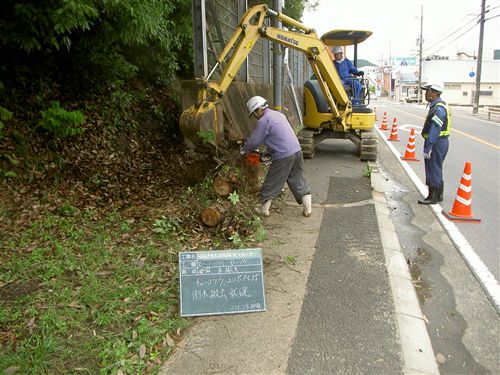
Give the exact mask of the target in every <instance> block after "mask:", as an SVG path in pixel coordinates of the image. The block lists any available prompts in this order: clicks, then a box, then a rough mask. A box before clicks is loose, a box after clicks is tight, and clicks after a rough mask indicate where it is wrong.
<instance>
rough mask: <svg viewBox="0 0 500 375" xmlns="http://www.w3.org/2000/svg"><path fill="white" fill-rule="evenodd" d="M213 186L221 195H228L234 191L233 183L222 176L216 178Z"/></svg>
mask: <svg viewBox="0 0 500 375" xmlns="http://www.w3.org/2000/svg"><path fill="white" fill-rule="evenodd" d="M212 188H213V189H214V191H215V193H216V194H217V195H218V196H219V197H227V196H228V195H229V194H231V192H232V191H233V187H232V186H231V183H230V182H229V181H228V180H226V179H225V178H224V177H220V176H219V177H216V178H215V179H214V182H213V185H212Z"/></svg>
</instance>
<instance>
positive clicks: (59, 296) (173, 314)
mask: <svg viewBox="0 0 500 375" xmlns="http://www.w3.org/2000/svg"><path fill="white" fill-rule="evenodd" d="M210 186H211V185H210V184H209V183H207V182H204V183H202V184H200V185H198V186H195V187H190V188H188V189H187V191H186V194H185V196H184V197H181V199H180V205H181V206H185V207H191V208H193V207H194V206H196V207H198V206H199V207H202V206H204V205H205V204H207V202H210V201H212V200H213V199H214V197H213V196H210V194H209V193H208V191H210ZM245 203H246V204H247V205H251V204H249V203H248V202H240V201H239V200H238V201H236V200H235V201H234V202H233V205H235V206H237V207H234V210H233V211H234V213H237V214H235V215H234V216H231V217H230V218H229V219H228V222H227V224H225V226H222V227H220V228H213V229H207V228H205V229H199V228H198V227H199V224H196V223H198V221H197V220H195V219H193V217H194V216H193V214H192V213H191V214H188V215H186V216H185V217H184V216H183V219H182V220H181V219H178V218H175V217H174V215H167V216H161V215H160V216H159V217H156V218H153V217H144V218H141V219H137V218H136V219H130V218H127V217H130V215H128V216H122V214H120V213H118V212H111V213H108V214H106V215H105V216H103V215H102V211H97V210H95V209H88V210H81V209H79V208H76V207H74V206H72V205H71V204H68V203H63V204H60V205H59V206H58V207H55V208H54V207H51V209H50V210H49V209H47V210H46V211H44V212H42V213H41V214H40V215H39V216H37V219H34V220H33V221H32V222H29V225H19V227H16V228H13V229H12V230H11V232H12V233H10V235H9V237H7V236H4V237H0V344H1V345H2V350H1V351H0V364H1V365H0V371H4V370H5V369H9V370H13V369H15V370H16V371H15V373H16V374H17V373H19V374H21V373H22V374H68V373H78V374H96V373H99V374H118V373H123V374H150V373H157V372H158V370H159V369H160V366H161V364H162V363H163V362H164V361H165V360H166V359H167V358H168V356H169V354H170V353H171V352H172V351H173V349H174V347H175V340H178V339H180V337H181V336H182V334H183V330H184V329H185V328H186V327H187V326H188V325H189V321H188V320H186V319H183V318H182V317H180V315H179V283H178V253H179V251H185V250H196V249H200V248H201V249H224V248H242V247H252V246H255V244H256V243H260V242H262V241H264V240H265V239H266V238H267V232H266V231H265V228H264V226H263V224H262V221H261V219H260V218H259V217H257V216H256V215H254V214H251V213H250V212H253V208H252V209H251V208H244V207H243V206H242V205H243V204H245ZM48 206H49V205H48ZM194 211H196V210H194ZM14 216H15V215H14V214H13V213H11V212H9V210H8V209H7V208H2V209H1V210H0V217H3V218H5V219H7V218H8V219H9V221H10V222H11V223H12V222H14V220H15V217H14ZM145 216H148V215H145ZM181 216H182V215H181ZM190 220H191V222H189V221H190ZM193 223H194V225H193Z"/></svg>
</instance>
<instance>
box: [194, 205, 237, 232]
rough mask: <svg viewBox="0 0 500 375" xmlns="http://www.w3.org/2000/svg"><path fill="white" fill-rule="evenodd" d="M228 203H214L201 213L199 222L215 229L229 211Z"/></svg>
mask: <svg viewBox="0 0 500 375" xmlns="http://www.w3.org/2000/svg"><path fill="white" fill-rule="evenodd" d="M229 207H230V203H229V202H222V203H219V202H215V203H212V204H211V205H210V206H208V207H207V208H205V209H204V210H203V211H202V212H201V221H202V222H203V224H205V225H206V226H207V227H211V228H213V227H216V226H217V225H219V224H220V223H221V222H222V220H224V217H225V214H226V212H227V211H228V210H229Z"/></svg>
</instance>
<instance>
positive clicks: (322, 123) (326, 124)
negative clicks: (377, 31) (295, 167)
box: [180, 4, 377, 160]
mask: <svg viewBox="0 0 500 375" xmlns="http://www.w3.org/2000/svg"><path fill="white" fill-rule="evenodd" d="M267 17H276V18H277V19H278V20H280V21H281V22H282V23H283V24H287V25H289V26H290V28H291V30H284V29H280V28H275V27H271V26H266V25H265V19H266V18H267ZM370 35H371V32H364V31H352V32H351V33H349V31H346V30H337V31H333V32H330V33H326V34H325V35H323V37H322V38H318V36H317V35H316V32H315V30H314V29H312V28H309V27H307V26H305V25H303V24H301V23H300V22H298V21H296V20H294V19H293V18H290V17H288V16H286V15H284V14H282V13H278V12H275V11H273V10H272V9H270V8H269V7H268V6H267V5H266V4H260V5H256V6H254V7H252V8H250V9H248V11H247V12H246V13H245V14H244V15H243V17H242V19H241V21H240V23H239V25H238V27H237V29H236V30H235V32H234V33H233V35H232V37H231V39H230V40H229V41H228V43H227V44H226V46H225V48H224V50H223V51H222V52H221V54H220V55H219V56H218V58H217V63H216V65H215V66H214V68H213V69H212V71H211V73H210V74H209V76H208V77H207V78H206V79H204V80H203V82H202V85H201V87H200V89H199V92H198V99H197V102H196V103H195V104H194V105H193V106H191V107H189V108H188V109H186V110H185V111H184V112H183V113H182V115H181V118H180V129H181V132H182V134H183V136H184V138H185V140H186V141H187V143H188V144H190V145H192V146H199V147H200V148H206V147H207V145H211V147H213V148H216V147H219V146H221V145H223V144H224V143H225V140H224V134H225V131H224V120H223V111H222V105H221V98H222V96H223V95H224V93H225V92H226V90H227V89H228V87H229V85H230V84H231V82H232V81H233V79H234V77H235V76H236V73H237V72H238V70H239V68H240V66H241V65H242V64H243V63H244V61H245V59H246V58H247V56H248V54H249V53H250V51H251V50H252V48H253V47H254V45H255V42H256V41H257V40H258V39H259V38H266V39H269V40H271V41H275V42H278V43H280V44H282V45H284V46H286V47H288V48H293V49H296V50H299V51H301V52H302V53H304V54H305V55H306V56H307V59H308V61H309V64H310V66H311V68H312V70H313V72H314V75H313V78H312V79H310V80H308V81H307V82H306V83H305V85H304V102H305V113H304V117H303V128H302V129H301V130H300V131H299V132H298V134H297V137H298V139H299V142H300V144H301V147H302V152H303V154H304V157H305V158H312V157H314V154H315V151H316V148H317V146H318V144H319V143H320V142H322V141H323V140H325V139H327V138H342V139H349V140H351V141H353V142H354V143H355V144H356V145H357V148H358V154H359V156H360V159H361V160H376V158H377V137H376V134H375V132H374V131H373V126H374V123H375V114H374V113H373V111H372V110H371V109H370V108H368V107H367V105H366V100H362V102H363V104H361V105H356V106H353V105H352V102H351V98H350V96H349V94H348V88H347V87H344V85H343V84H342V81H341V79H340V77H339V75H338V73H337V70H336V68H335V66H334V64H333V61H332V56H331V53H330V51H329V46H332V45H344V46H345V45H350V44H353V45H355V46H356V47H357V43H359V42H361V41H363V40H364V39H366V38H367V37H368V36H370ZM219 65H220V66H221V67H223V68H224V69H223V71H222V73H221V75H220V79H219V80H217V81H210V76H211V75H212V73H213V72H214V71H215V69H216V68H217V67H218V66H219ZM364 87H365V89H364V90H362V91H363V97H364V99H365V98H366V96H367V95H368V100H369V94H368V90H367V85H366V84H364ZM226 130H227V129H226ZM207 134H210V135H211V136H210V137H208V136H207Z"/></svg>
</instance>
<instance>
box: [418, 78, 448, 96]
mask: <svg viewBox="0 0 500 375" xmlns="http://www.w3.org/2000/svg"><path fill="white" fill-rule="evenodd" d="M420 88H421V89H422V90H428V89H431V90H432V91H437V92H439V93H442V92H443V84H442V83H441V82H435V81H430V82H426V83H423V84H422V85H421V86H420Z"/></svg>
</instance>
